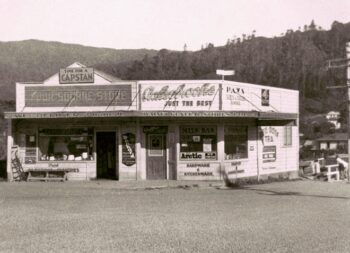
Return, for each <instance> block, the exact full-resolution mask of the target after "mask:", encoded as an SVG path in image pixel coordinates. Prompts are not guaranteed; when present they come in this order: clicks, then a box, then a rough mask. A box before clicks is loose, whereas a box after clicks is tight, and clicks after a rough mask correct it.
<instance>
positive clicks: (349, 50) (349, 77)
mask: <svg viewBox="0 0 350 253" xmlns="http://www.w3.org/2000/svg"><path fill="white" fill-rule="evenodd" d="M332 63H336V64H339V63H340V65H333V66H332ZM343 67H347V72H346V85H344V86H343V85H342V86H331V87H327V88H328V89H338V88H347V94H348V97H347V104H348V170H347V172H348V175H347V177H348V182H350V42H347V43H346V58H345V59H335V60H330V61H328V68H329V69H331V68H343Z"/></svg>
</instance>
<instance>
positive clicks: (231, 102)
mask: <svg viewBox="0 0 350 253" xmlns="http://www.w3.org/2000/svg"><path fill="white" fill-rule="evenodd" d="M222 88H223V93H222V97H223V99H222V100H223V108H224V109H227V110H250V109H251V107H252V106H251V104H250V103H249V101H250V90H249V88H248V87H245V86H241V85H232V84H225V83H224V84H223V87H222Z"/></svg>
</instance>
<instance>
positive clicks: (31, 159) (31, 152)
mask: <svg viewBox="0 0 350 253" xmlns="http://www.w3.org/2000/svg"><path fill="white" fill-rule="evenodd" d="M25 138H26V139H25V142H26V144H25V152H24V163H26V164H31V163H36V158H37V154H36V136H35V135H26V136H25Z"/></svg>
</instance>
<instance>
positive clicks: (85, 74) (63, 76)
mask: <svg viewBox="0 0 350 253" xmlns="http://www.w3.org/2000/svg"><path fill="white" fill-rule="evenodd" d="M59 82H60V83H61V84H67V83H93V82H94V69H93V68H65V69H60V72H59Z"/></svg>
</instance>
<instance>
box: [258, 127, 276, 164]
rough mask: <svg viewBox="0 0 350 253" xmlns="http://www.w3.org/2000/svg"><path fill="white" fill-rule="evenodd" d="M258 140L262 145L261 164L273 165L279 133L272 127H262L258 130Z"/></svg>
mask: <svg viewBox="0 0 350 253" xmlns="http://www.w3.org/2000/svg"><path fill="white" fill-rule="evenodd" d="M259 133H260V136H259V137H260V139H261V140H262V143H263V151H262V162H263V163H273V162H276V159H277V145H278V143H279V141H278V136H279V131H278V129H277V128H276V127H273V126H263V127H260V128H259ZM263 169H264V168H263Z"/></svg>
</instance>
